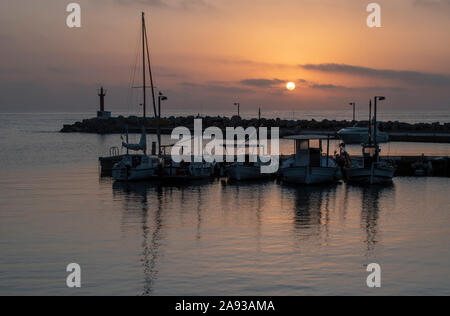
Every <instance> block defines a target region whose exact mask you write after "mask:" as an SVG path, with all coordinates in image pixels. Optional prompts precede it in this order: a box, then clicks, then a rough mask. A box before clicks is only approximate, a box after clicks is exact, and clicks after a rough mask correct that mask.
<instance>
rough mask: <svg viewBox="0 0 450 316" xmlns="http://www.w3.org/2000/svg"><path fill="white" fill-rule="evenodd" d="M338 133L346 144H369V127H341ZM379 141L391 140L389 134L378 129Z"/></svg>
mask: <svg viewBox="0 0 450 316" xmlns="http://www.w3.org/2000/svg"><path fill="white" fill-rule="evenodd" d="M337 134H338V136H339V138H340V139H341V140H342V141H343V142H344V143H346V144H367V143H368V142H369V128H368V127H348V128H344V129H341V130H340V131H339V132H338V133H337ZM377 142H378V143H387V142H389V134H388V133H385V132H381V131H380V130H378V131H377Z"/></svg>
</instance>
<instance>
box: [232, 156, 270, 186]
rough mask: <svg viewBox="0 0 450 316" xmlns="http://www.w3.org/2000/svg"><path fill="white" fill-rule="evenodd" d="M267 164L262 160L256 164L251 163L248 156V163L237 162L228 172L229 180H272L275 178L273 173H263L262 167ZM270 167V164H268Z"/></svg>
mask: <svg viewBox="0 0 450 316" xmlns="http://www.w3.org/2000/svg"><path fill="white" fill-rule="evenodd" d="M264 165H265V164H264V163H263V162H261V160H260V159H258V161H256V162H249V159H248V156H247V158H246V162H235V163H233V164H232V165H231V166H229V167H228V168H227V170H226V173H227V175H228V179H229V180H232V181H233V180H234V181H246V180H259V179H261V180H263V179H270V178H272V177H273V176H274V174H271V173H262V172H261V167H262V166H264ZM267 165H268V163H267Z"/></svg>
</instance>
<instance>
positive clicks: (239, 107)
mask: <svg viewBox="0 0 450 316" xmlns="http://www.w3.org/2000/svg"><path fill="white" fill-rule="evenodd" d="M234 106H237V108H238V117H239V118H240V117H241V104H240V103H235V104H234Z"/></svg>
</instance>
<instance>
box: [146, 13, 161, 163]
mask: <svg viewBox="0 0 450 316" xmlns="http://www.w3.org/2000/svg"><path fill="white" fill-rule="evenodd" d="M143 23H144V24H143V33H144V38H145V43H146V45H147V46H146V47H147V61H148V73H149V76H150V86H151V89H152V101H153V112H154V113H155V118H156V119H157V126H158V128H157V129H158V131H157V134H158V155H161V129H160V126H159V122H160V119H161V109H160V110H159V113H158V111H157V109H156V98H155V86H154V84H153V73H152V66H151V62H150V48H149V45H148V35H147V27H146V25H145V19H144V20H143Z"/></svg>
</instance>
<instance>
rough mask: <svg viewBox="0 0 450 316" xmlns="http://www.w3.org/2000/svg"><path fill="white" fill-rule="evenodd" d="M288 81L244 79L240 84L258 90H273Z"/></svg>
mask: <svg viewBox="0 0 450 316" xmlns="http://www.w3.org/2000/svg"><path fill="white" fill-rule="evenodd" d="M284 82H286V81H284V80H280V79H277V78H275V79H244V80H241V81H240V82H239V83H240V84H242V85H244V86H251V87H258V88H271V87H273V86H277V85H280V84H282V83H284Z"/></svg>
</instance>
